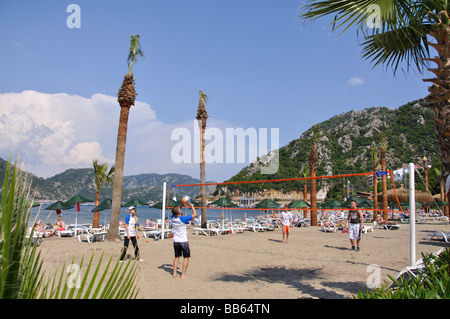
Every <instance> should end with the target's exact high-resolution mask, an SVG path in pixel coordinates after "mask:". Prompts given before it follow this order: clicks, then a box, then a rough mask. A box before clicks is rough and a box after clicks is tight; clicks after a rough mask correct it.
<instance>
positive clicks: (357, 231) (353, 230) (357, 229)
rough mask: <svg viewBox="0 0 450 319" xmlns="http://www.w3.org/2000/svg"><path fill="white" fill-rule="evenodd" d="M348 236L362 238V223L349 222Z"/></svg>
mask: <svg viewBox="0 0 450 319" xmlns="http://www.w3.org/2000/svg"><path fill="white" fill-rule="evenodd" d="M348 238H349V239H356V240H358V239H361V224H352V223H350V224H348Z"/></svg>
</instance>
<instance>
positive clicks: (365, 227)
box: [361, 225, 373, 234]
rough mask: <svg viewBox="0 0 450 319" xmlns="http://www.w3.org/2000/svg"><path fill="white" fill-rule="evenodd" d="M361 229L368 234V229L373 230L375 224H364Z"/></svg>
mask: <svg viewBox="0 0 450 319" xmlns="http://www.w3.org/2000/svg"><path fill="white" fill-rule="evenodd" d="M361 231H362V232H363V233H364V234H367V232H368V231H370V232H373V226H366V225H364V226H363V228H362V230H361Z"/></svg>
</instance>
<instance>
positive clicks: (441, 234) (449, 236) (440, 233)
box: [425, 230, 450, 243]
mask: <svg viewBox="0 0 450 319" xmlns="http://www.w3.org/2000/svg"><path fill="white" fill-rule="evenodd" d="M434 238H436V239H443V240H444V241H445V242H446V243H449V242H450V232H447V233H444V232H443V231H440V230H438V231H435V232H434V233H428V234H425V239H426V240H432V239H434Z"/></svg>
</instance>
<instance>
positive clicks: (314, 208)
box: [310, 169, 317, 226]
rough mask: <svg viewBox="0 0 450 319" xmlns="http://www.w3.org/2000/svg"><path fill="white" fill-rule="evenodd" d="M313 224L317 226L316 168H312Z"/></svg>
mask: <svg viewBox="0 0 450 319" xmlns="http://www.w3.org/2000/svg"><path fill="white" fill-rule="evenodd" d="M311 177H312V179H311V185H310V188H311V189H310V191H311V226H317V198H316V197H317V189H316V179H315V177H316V170H315V169H312V170H311Z"/></svg>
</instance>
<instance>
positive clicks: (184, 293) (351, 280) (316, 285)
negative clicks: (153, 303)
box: [39, 221, 450, 299]
mask: <svg viewBox="0 0 450 319" xmlns="http://www.w3.org/2000/svg"><path fill="white" fill-rule="evenodd" d="M366 225H369V224H367V223H366ZM400 225H401V226H400V229H399V230H384V229H374V231H373V232H368V233H367V234H363V238H362V240H361V251H360V252H356V251H352V250H350V243H349V240H348V234H343V233H342V232H340V231H338V232H336V233H323V232H321V231H320V227H302V228H291V234H290V237H289V243H288V244H282V235H281V230H280V229H276V230H275V231H267V232H258V233H255V232H250V231H245V232H244V233H240V234H229V235H220V236H209V237H208V236H204V235H195V233H194V231H193V230H192V228H188V238H189V243H190V248H191V254H192V257H191V259H190V263H189V268H188V271H187V276H188V278H186V279H181V278H180V277H178V278H173V277H172V263H173V247H172V240H171V239H164V240H162V241H155V240H153V239H149V241H148V242H146V239H145V238H143V236H142V235H141V238H140V239H139V241H138V242H139V247H140V250H141V258H143V259H144V261H142V262H139V263H138V269H139V270H138V275H137V281H138V283H137V285H138V287H139V289H140V290H139V294H138V296H137V297H138V298H152V299H153V298H158V299H170V298H174V296H176V298H186V299H297V298H325V299H341V298H352V297H353V296H355V295H357V293H358V291H359V290H362V291H365V286H366V282H367V280H368V278H369V279H370V278H372V277H370V276H371V275H372V274H373V270H371V269H373V268H372V267H369V266H370V265H378V266H379V267H380V268H379V270H380V274H381V282H390V279H389V278H388V275H392V276H394V277H395V276H396V275H397V274H398V273H399V271H400V270H401V269H403V268H404V267H406V266H408V265H409V263H410V261H409V258H410V257H409V256H410V225H409V224H401V223H400ZM435 230H443V231H445V232H448V231H450V226H449V224H447V223H443V222H435V221H429V222H428V221H427V223H425V224H416V256H417V259H419V258H421V253H422V252H423V253H433V252H436V251H438V250H439V249H440V248H442V247H445V246H446V244H445V243H444V242H443V241H442V240H440V241H438V240H433V241H428V240H425V233H427V232H432V231H435ZM121 247H122V241H117V242H107V241H106V242H95V243H86V242H79V241H78V240H77V238H58V237H52V238H45V239H44V240H43V243H42V245H41V246H40V247H39V250H40V251H41V260H43V268H44V269H47V270H49V269H54V268H55V266H57V265H58V266H59V267H62V264H63V261H64V259H65V258H66V260H67V262H68V263H70V262H71V261H72V257H74V258H75V263H77V262H79V260H80V259H81V257H82V255H83V254H84V253H85V254H86V259H88V258H90V256H91V254H92V252H93V251H94V250H95V251H96V253H95V256H96V257H95V258H98V257H99V256H100V254H101V252H102V251H103V250H104V251H105V252H106V256H108V257H109V256H110V254H111V253H113V254H114V256H117V258H118V257H119V255H120V249H121ZM129 254H130V255H131V259H134V249H133V247H132V245H131V243H130V248H129ZM181 264H182V260H180V263H179V272H181Z"/></svg>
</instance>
